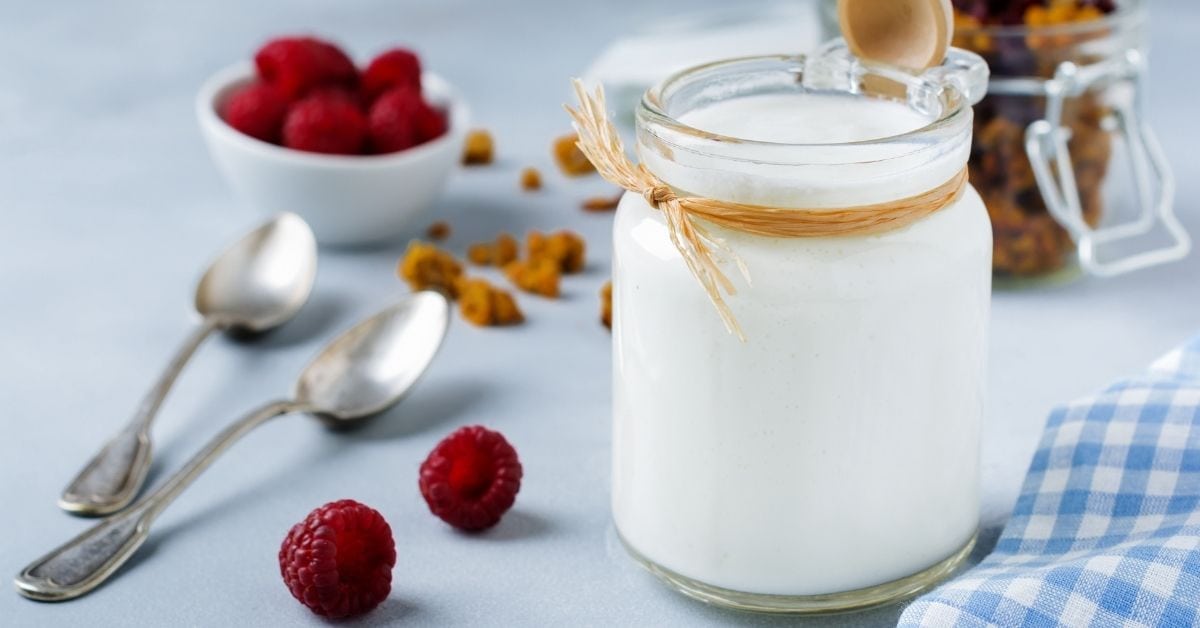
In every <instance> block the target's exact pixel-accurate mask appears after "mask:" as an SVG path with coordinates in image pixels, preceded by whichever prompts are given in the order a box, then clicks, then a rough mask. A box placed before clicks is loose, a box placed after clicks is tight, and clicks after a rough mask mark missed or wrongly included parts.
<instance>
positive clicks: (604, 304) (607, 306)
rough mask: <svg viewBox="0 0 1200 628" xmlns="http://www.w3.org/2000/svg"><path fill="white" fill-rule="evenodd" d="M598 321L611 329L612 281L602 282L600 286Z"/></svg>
mask: <svg viewBox="0 0 1200 628" xmlns="http://www.w3.org/2000/svg"><path fill="white" fill-rule="evenodd" d="M600 322H601V323H604V326H605V327H607V328H609V329H612V282H611V281H606V282H604V286H603V287H601V288H600Z"/></svg>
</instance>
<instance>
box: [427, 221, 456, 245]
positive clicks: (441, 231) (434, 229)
mask: <svg viewBox="0 0 1200 628" xmlns="http://www.w3.org/2000/svg"><path fill="white" fill-rule="evenodd" d="M425 235H426V236H428V237H429V239H430V240H434V241H441V240H445V239H446V238H449V237H450V223H448V222H446V221H445V220H439V221H437V222H435V223H433V224H432V225H429V228H428V229H426V230H425Z"/></svg>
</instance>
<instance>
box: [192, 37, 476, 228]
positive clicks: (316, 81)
mask: <svg viewBox="0 0 1200 628" xmlns="http://www.w3.org/2000/svg"><path fill="white" fill-rule="evenodd" d="M196 114H197V117H198V118H199V122H200V128H201V131H202V133H203V136H204V139H205V142H206V143H207V144H208V147H209V151H210V152H211V153H212V156H213V159H214V161H216V163H217V166H218V168H219V169H220V170H221V172H222V173H223V174H224V175H225V177H226V178H227V179H228V180H229V182H230V184H231V185H232V186H233V188H234V190H235V191H236V192H237V193H238V194H239V195H240V196H242V197H243V198H244V199H245V200H246V201H247V202H248V203H249V204H250V205H251V206H253V207H254V208H256V209H258V210H260V211H262V212H264V213H267V214H272V215H273V214H275V213H278V212H280V211H290V212H293V213H296V214H299V215H300V216H301V217H302V218H304V219H305V220H306V221H307V222H308V224H309V225H311V226H312V228H313V231H314V232H315V234H316V236H317V239H318V240H319V241H320V242H321V243H322V244H331V245H363V244H375V243H383V242H387V241H390V240H394V239H396V238H397V237H398V236H401V235H402V234H403V233H405V229H406V228H408V227H410V226H412V225H413V224H417V223H418V222H419V221H420V218H421V215H422V214H424V213H425V212H426V211H427V210H428V209H429V207H430V206H431V205H432V204H433V202H434V201H435V200H436V199H437V197H438V195H439V194H440V193H441V192H442V190H443V188H444V187H445V184H446V181H447V180H448V178H449V176H450V174H451V173H452V172H453V171H454V169H455V167H456V165H457V163H458V160H459V157H460V152H461V147H462V143H463V137H464V135H465V132H466V129H467V126H468V118H469V113H468V110H467V107H466V105H465V104H464V103H463V102H462V100H461V98H460V97H459V96H458V94H457V93H456V92H455V90H454V89H453V88H452V87H451V86H450V85H449V84H448V83H446V81H444V80H442V79H441V78H440V77H438V76H437V75H435V74H432V73H429V72H422V71H421V63H420V59H419V57H418V56H417V55H416V54H415V53H413V52H412V51H410V50H406V49H403V48H395V49H392V50H388V51H386V52H384V53H382V54H380V55H378V56H376V57H375V58H374V59H372V60H370V61H369V62H368V63H365V64H363V66H362V67H361V69H360V68H359V67H355V65H354V63H353V62H352V61H351V60H350V58H349V57H348V56H346V54H345V53H343V52H342V51H341V50H340V49H339V48H338V47H337V46H335V45H334V44H331V43H329V42H326V41H322V40H320V39H317V38H313V37H281V38H277V39H274V40H271V41H270V42H268V43H267V44H266V45H264V46H263V47H262V48H260V49H259V50H258V52H257V53H256V55H255V57H254V59H253V60H248V61H244V62H241V63H238V64H236V65H234V66H231V67H228V68H226V69H224V70H222V71H220V72H218V73H217V74H215V75H214V76H213V77H212V78H210V79H209V80H208V81H207V82H206V83H205V84H204V86H203V87H202V88H201V89H200V93H199V95H198V96H197V99H196Z"/></svg>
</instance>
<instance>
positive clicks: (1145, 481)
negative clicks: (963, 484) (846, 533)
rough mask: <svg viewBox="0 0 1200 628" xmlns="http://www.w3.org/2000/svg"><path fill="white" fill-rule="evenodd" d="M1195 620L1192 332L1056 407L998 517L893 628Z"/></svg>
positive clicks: (1199, 356) (1196, 471) (1198, 373)
mask: <svg viewBox="0 0 1200 628" xmlns="http://www.w3.org/2000/svg"><path fill="white" fill-rule="evenodd" d="M1198 624H1200V338H1198V339H1196V340H1194V341H1193V342H1191V343H1190V344H1189V345H1187V346H1185V347H1183V348H1181V349H1177V350H1175V351H1173V352H1171V353H1169V354H1167V355H1166V356H1163V358H1161V359H1160V360H1158V361H1157V362H1155V363H1154V365H1153V366H1152V367H1151V369H1150V370H1149V371H1147V372H1146V373H1145V374H1143V375H1141V376H1139V377H1136V378H1133V379H1130V380H1127V381H1123V382H1120V383H1118V384H1116V385H1114V386H1112V387H1111V388H1109V389H1108V390H1106V391H1104V392H1103V393H1101V394H1099V395H1097V396H1095V397H1092V398H1088V399H1081V400H1079V401H1076V402H1074V403H1071V404H1069V405H1067V406H1065V407H1062V408H1059V409H1057V410H1055V411H1054V413H1053V414H1051V415H1050V419H1049V422H1048V423H1047V425H1046V432H1045V434H1044V435H1043V436H1042V442H1041V444H1040V445H1039V446H1038V450H1037V453H1036V454H1034V456H1033V463H1032V464H1031V465H1030V467H1029V475H1028V476H1027V477H1026V478H1025V485H1024V486H1023V487H1022V489H1021V496H1020V497H1019V498H1018V499H1017V504H1016V507H1015V509H1014V512H1013V515H1012V519H1010V520H1009V522H1008V525H1007V526H1006V527H1005V528H1004V532H1003V534H1002V535H1001V536H1000V540H999V541H998V542H997V545H996V549H995V550H994V551H993V552H992V554H991V555H989V556H988V557H987V558H985V559H984V560H983V562H982V563H980V564H979V565H978V566H976V567H975V568H974V569H972V570H970V571H968V572H966V573H964V574H963V575H962V576H961V577H959V578H957V579H955V580H953V581H951V582H949V583H947V584H945V585H943V586H942V587H940V588H938V589H936V590H934V591H933V592H931V593H929V594H928V595H925V596H924V597H921V598H919V599H917V601H915V602H914V603H913V604H912V605H911V606H909V607H908V609H906V610H905V611H904V614H903V615H902V616H901V617H900V625H901V626H992V625H999V626H1071V627H1074V626H1171V627H1173V626H1193V625H1198Z"/></svg>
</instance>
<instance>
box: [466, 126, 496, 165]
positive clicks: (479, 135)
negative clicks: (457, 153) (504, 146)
mask: <svg viewBox="0 0 1200 628" xmlns="http://www.w3.org/2000/svg"><path fill="white" fill-rule="evenodd" d="M494 152H495V143H494V142H493V141H492V134H491V133H488V132H487V131H486V130H484V129H472V130H471V131H470V132H468V133H467V139H466V141H465V142H464V144H463V156H462V162H463V163H464V164H466V165H468V166H482V165H484V164H490V163H492V158H493V153H494Z"/></svg>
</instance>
